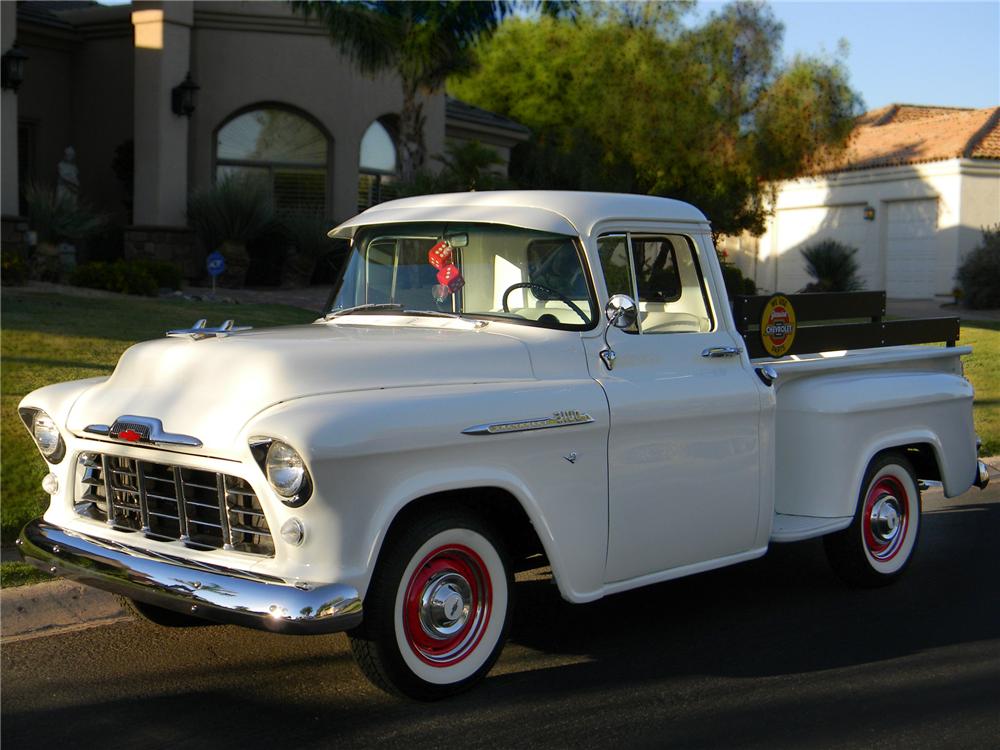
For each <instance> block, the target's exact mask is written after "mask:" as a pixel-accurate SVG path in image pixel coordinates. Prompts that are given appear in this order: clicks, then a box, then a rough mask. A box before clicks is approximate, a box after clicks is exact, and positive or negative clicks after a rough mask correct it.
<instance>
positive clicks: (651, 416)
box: [19, 192, 988, 699]
mask: <svg viewBox="0 0 1000 750" xmlns="http://www.w3.org/2000/svg"><path fill="white" fill-rule="evenodd" d="M330 236H331V237H338V238H347V239H348V240H350V248H351V249H350V254H349V257H348V259H347V261H346V263H345V268H344V272H343V276H342V278H341V280H340V282H339V283H338V285H337V286H336V288H335V289H334V293H333V295H332V298H331V303H330V306H329V308H328V311H327V313H326V314H325V315H324V316H323V317H322V318H320V319H318V320H316V321H315V322H314V323H313V324H311V325H304V326H293V327H287V328H281V329H273V330H247V329H241V328H239V327H237V326H234V325H233V324H232V322H231V321H227V322H226V323H225V324H223V325H220V326H218V327H209V326H206V325H205V323H204V321H199V323H198V324H196V325H195V326H194V327H192V328H190V329H182V330H176V331H171V332H169V333H168V335H167V337H165V338H163V339H161V340H159V341H150V342H146V343H142V344H138V345H136V346H133V347H132V348H131V349H129V350H128V351H127V352H125V354H124V355H122V357H121V360H120V362H119V363H118V365H117V367H116V368H115V370H114V372H113V374H112V375H111V376H110V377H107V378H93V379H89V380H80V381H76V382H68V383H60V384H58V385H51V386H48V387H45V388H41V389H39V390H37V391H34V392H33V393H31V394H29V395H28V396H26V397H25V398H24V400H23V401H22V402H21V404H20V414H21V417H22V419H23V421H24V423H25V425H26V426H27V428H28V430H29V431H30V432H31V434H32V436H33V438H34V440H35V442H36V443H37V445H38V448H39V450H40V452H41V454H42V456H43V458H44V459H45V461H46V462H47V463H48V466H49V471H50V473H49V474H48V476H46V477H45V480H44V482H43V488H44V490H45V491H46V492H47V493H48V494H50V495H51V501H50V503H49V507H48V511H47V512H46V513H45V516H44V518H42V519H38V520H36V521H34V522H32V523H30V524H29V525H28V526H27V527H26V528H25V529H24V531H23V533H22V534H21V538H20V540H19V541H20V547H21V550H22V554H23V555H24V556H25V558H26V559H27V560H29V561H31V562H33V563H34V564H35V565H38V566H39V567H41V568H43V569H44V570H47V571H50V572H52V573H54V574H58V575H63V576H68V577H70V578H74V579H77V580H79V581H83V582H85V583H88V584H91V585H93V586H97V587H100V588H103V589H107V590H110V591H113V592H116V593H118V594H121V595H123V596H125V597H127V598H128V601H129V602H131V603H132V605H133V606H134V607H135V609H136V610H137V612H139V613H140V614H142V615H143V616H145V617H147V618H148V619H151V620H153V621H155V622H159V623H161V624H169V623H171V622H174V621H177V620H178V619H184V618H190V617H192V616H194V617H202V618H207V619H210V620H215V621H220V622H228V623H238V624H241V625H248V626H253V627H259V628H266V629H269V630H274V631H280V632H287V633H329V632H334V631H347V633H348V635H349V637H350V640H351V645H352V649H353V652H354V654H355V656H356V657H357V661H358V664H359V665H360V667H361V669H362V670H363V671H364V672H365V673H366V675H367V676H368V677H370V678H371V679H372V680H373V681H374V682H375V683H376V684H378V685H379V686H381V687H383V688H385V689H387V690H390V691H394V692H397V693H401V694H404V695H408V696H411V697H415V698H419V699H434V698H439V697H442V696H445V695H448V694H451V693H454V692H456V691H458V690H461V689H463V688H466V687H468V686H470V685H471V684H473V683H474V682H476V681H477V680H479V679H481V678H482V677H483V676H484V675H485V674H486V673H487V671H488V670H489V669H490V667H491V666H492V665H493V663H494V662H495V661H496V659H497V657H498V655H499V653H500V650H501V648H502V646H503V643H504V640H505V637H506V635H507V630H508V627H509V624H510V622H511V608H512V605H513V595H514V586H513V574H514V573H515V572H517V571H519V570H524V569H531V568H537V567H540V566H544V565H549V566H551V571H552V577H553V578H554V580H555V583H556V584H557V585H558V590H559V593H560V594H561V595H562V596H563V598H565V599H566V600H568V601H570V602H590V601H593V600H595V599H599V598H601V597H604V596H608V595H611V594H615V593H617V592H620V591H625V590H628V589H633V588H636V587H639V586H645V585H647V584H652V583H656V582H658V581H664V580H667V579H671V578H675V577H678V576H685V575H690V574H693V573H699V572H701V571H706V570H710V569H713V568H718V567H721V566H725V565H732V564H734V563H739V562H742V561H745V560H750V559H753V558H756V557H759V556H761V555H763V554H764V553H765V552H766V551H767V549H768V545H769V544H771V543H773V542H790V541H796V540H800V539H807V538H810V537H818V536H823V537H825V540H826V549H827V551H828V553H829V558H830V561H831V563H832V565H833V567H834V568H835V570H836V571H837V572H838V573H839V574H840V575H841V576H842V577H843V578H844V579H845V580H847V581H848V582H850V583H852V584H856V585H861V586H878V585H882V584H885V583H888V582H890V581H892V580H893V579H895V578H896V577H898V576H899V575H900V574H901V573H902V572H903V570H904V568H906V566H907V563H908V562H909V561H910V560H911V558H912V557H913V554H914V550H915V549H916V544H917V539H918V536H919V530H920V490H921V487H922V485H923V483H924V482H925V481H935V482H940V483H941V484H943V487H944V492H945V494H946V495H948V496H955V495H959V494H961V493H963V492H965V491H966V490H967V489H968V488H969V487H970V486H971V485H973V484H977V485H979V486H985V484H986V482H987V479H988V475H987V473H986V471H985V467H984V466H983V465H982V464H981V463H979V462H978V461H977V444H976V442H977V441H976V436H975V434H974V432H973V426H972V399H973V392H972V387H971V386H970V384H969V383H968V382H967V381H966V380H965V379H964V378H963V376H962V364H961V361H960V358H961V356H962V355H963V354H967V353H968V352H969V351H970V350H969V349H968V348H957V347H954V339H955V338H957V335H958V327H957V321H954V320H951V321H948V320H946V321H940V320H938V321H931V322H928V323H923V322H921V323H919V324H914V323H906V322H903V323H900V324H895V323H889V322H883V321H882V320H881V313H882V311H881V308H880V305H881V304H883V303H884V295H878V294H876V295H874V296H872V295H871V294H869V295H868V296H865V295H861V296H860V298H859V297H858V296H857V295H815V296H812V295H775V296H772V297H770V298H768V299H765V298H762V297H749V298H739V299H737V300H736V301H735V302H734V303H730V302H729V301H728V300H727V296H726V292H725V289H724V287H723V276H722V272H721V268H720V265H719V263H718V260H717V257H716V253H715V251H714V249H713V244H712V238H711V234H710V228H709V224H708V222H707V220H706V219H705V217H704V216H703V215H702V214H701V213H700V212H699V211H698V210H697V209H695V208H693V207H692V206H690V205H687V204H685V203H681V202H677V201H673V200H667V199H661V198H653V197H644V196H630V195H609V194H593V193H573V192H486V193H470V194H454V195H434V196H426V197H419V198H410V199H405V200H398V201H393V202H390V203H385V204H382V205H379V206H376V207H374V208H371V209H369V210H367V211H365V212H364V213H362V214H360V215H358V216H356V217H355V218H353V219H351V220H349V221H347V222H345V223H343V224H341V225H340V226H338V227H336V228H335V229H334V230H333V231H331V232H330ZM837 299H843V305H842V307H838V305H837V304H835V303H836V300H837ZM858 299H861V302H857V300H858ZM852 300H853V301H852ZM872 300H874V302H875V306H876V307H878V308H879V309H876V310H874V311H872V310H869V309H868V308H870V307H871V303H872ZM880 301H881V302H880ZM821 302H822V304H821ZM862 303H863V304H862ZM824 305H825V306H827V307H828V308H829V307H832V308H833V309H830V310H828V314H827V315H826V317H827V318H837V319H841V322H840V323H838V324H836V325H833V326H829V327H822V326H809V325H803V323H804V322H806V321H807V319H809V318H819V317H822V315H820V314H819V312H821V311H819V312H818V309H819V308H820V307H823V306H824ZM862 308H864V309H862ZM734 310H735V311H736V313H737V314H735V315H734ZM845 318H848V319H851V318H861V319H862V320H860V321H854V323H853V324H852V325H847V324H844V322H843V320H842V319H845ZM929 339H937V340H948V341H949V343H950V344H951V346H948V347H932V346H909V345H906V346H895V345H892V344H894V343H898V342H900V341H910V342H911V343H912V342H920V341H927V340H929ZM844 341H846V342H847V344H848V345H844V344H843V343H838V342H844ZM851 342H854V344H851ZM855 347H860V348H855ZM796 352H799V353H798V354H797V353H796Z"/></svg>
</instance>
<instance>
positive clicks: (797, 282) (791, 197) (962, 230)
mask: <svg viewBox="0 0 1000 750" xmlns="http://www.w3.org/2000/svg"><path fill="white" fill-rule="evenodd" d="M776 196H777V197H776V201H775V203H774V204H773V206H772V208H773V214H772V216H771V217H770V219H769V220H768V222H767V228H766V231H765V232H764V234H763V235H762V236H761V237H759V238H752V237H742V238H739V239H735V238H733V239H730V240H729V241H728V243H727V250H728V252H729V256H730V259H732V260H733V261H734V262H736V263H737V264H738V265H739V266H740V268H741V270H742V271H743V272H744V274H745V275H747V276H749V277H750V278H752V279H754V281H755V282H756V283H757V285H758V287H759V288H760V289H761V290H763V291H767V292H770V291H784V292H794V291H797V290H799V289H801V288H802V287H804V286H805V285H806V284H807V283H809V281H810V279H809V276H808V275H807V274H806V271H805V267H804V263H803V260H802V255H801V253H800V252H799V251H800V250H801V249H802V248H803V247H806V246H807V245H809V244H810V243H812V242H814V241H816V240H818V239H826V238H832V239H836V240H838V241H840V242H843V243H845V244H847V245H850V246H853V247H856V248H858V254H857V255H856V256H855V257H856V259H857V260H858V264H859V267H860V273H861V276H862V279H863V281H864V283H865V287H866V288H868V289H885V290H886V292H887V295H888V296H889V297H890V298H896V299H929V298H933V297H943V296H950V295H951V293H952V290H953V288H954V287H955V271H956V270H957V268H958V266H959V264H960V263H961V261H962V259H963V258H964V256H965V254H966V253H968V252H969V251H970V250H971V249H972V248H974V247H975V246H976V245H977V244H978V243H979V242H980V239H981V237H982V234H981V230H982V228H983V227H984V226H991V225H994V224H996V223H998V222H1000V107H990V108H986V109H958V108H952V107H934V106H915V105H908V104H892V105H889V106H887V107H883V108H881V109H877V110H874V111H872V112H868V113H867V114H865V115H863V116H862V117H861V118H859V120H858V123H857V126H856V127H855V130H854V132H853V134H852V136H851V141H850V145H849V147H848V149H847V151H846V153H844V154H843V155H842V156H841V157H839V158H837V159H836V160H831V161H827V162H826V163H825V164H824V165H823V166H822V167H821V168H820V170H818V173H817V174H812V175H808V176H804V177H802V178H799V179H795V180H789V181H786V182H783V183H782V184H780V185H778V186H777V194H776Z"/></svg>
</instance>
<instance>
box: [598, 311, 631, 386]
mask: <svg viewBox="0 0 1000 750" xmlns="http://www.w3.org/2000/svg"><path fill="white" fill-rule="evenodd" d="M604 316H605V317H606V318H607V319H608V324H607V325H606V326H605V327H604V348H603V349H602V350H601V351H600V357H601V361H602V362H603V363H604V366H605V367H606V368H607V369H608V370H613V369H615V357H616V355H615V350H614V349H612V348H611V345H610V344H608V332H609V331H610V330H611V327H612V326H614V327H615V328H622V329H625V328H631V327H632V326H634V325H635V322H636V320H637V319H638V318H639V306H638V305H636V303H635V300H634V299H632V298H631V297H629V296H628V295H627V294H615V295H614V296H612V297H611V299H609V300H608V304H607V305H606V306H605V308H604Z"/></svg>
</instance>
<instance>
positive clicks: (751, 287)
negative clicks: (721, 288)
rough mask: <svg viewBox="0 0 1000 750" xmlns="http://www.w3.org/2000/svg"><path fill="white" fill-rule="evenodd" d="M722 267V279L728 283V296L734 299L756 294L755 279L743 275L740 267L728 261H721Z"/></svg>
mask: <svg viewBox="0 0 1000 750" xmlns="http://www.w3.org/2000/svg"><path fill="white" fill-rule="evenodd" d="M720 263H721V265H722V278H723V281H725V283H726V295H727V296H729V297H734V296H735V295H737V294H756V293H757V285H756V284H755V283H754V281H753V279H751V278H748V277H746V276H744V275H743V272H742V271H741V270H740V269H739V267H738V266H734V265H733V264H732V263H728V262H726V261H724V260H723V261H720Z"/></svg>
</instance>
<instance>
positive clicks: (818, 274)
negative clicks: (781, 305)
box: [802, 240, 864, 292]
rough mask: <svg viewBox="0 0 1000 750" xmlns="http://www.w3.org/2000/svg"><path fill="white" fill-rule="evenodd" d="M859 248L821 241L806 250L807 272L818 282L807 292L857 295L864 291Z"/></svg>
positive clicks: (807, 288) (812, 284)
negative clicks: (858, 255)
mask: <svg viewBox="0 0 1000 750" xmlns="http://www.w3.org/2000/svg"><path fill="white" fill-rule="evenodd" d="M857 252H858V249H857V248H856V247H849V246H847V245H845V244H843V243H841V242H837V241H836V240H820V241H819V242H816V243H814V244H812V245H810V246H809V247H806V248H803V249H802V257H803V258H805V261H806V271H807V272H808V273H809V275H810V276H812V277H813V279H815V281H813V282H812V283H810V284H808V285H807V286H806V287H805V289H803V290H802V291H804V292H857V291H859V290H861V289H864V283H863V282H862V281H861V279H860V278H858V262H857V261H856V260H855V259H854V256H855V254H856V253H857Z"/></svg>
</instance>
